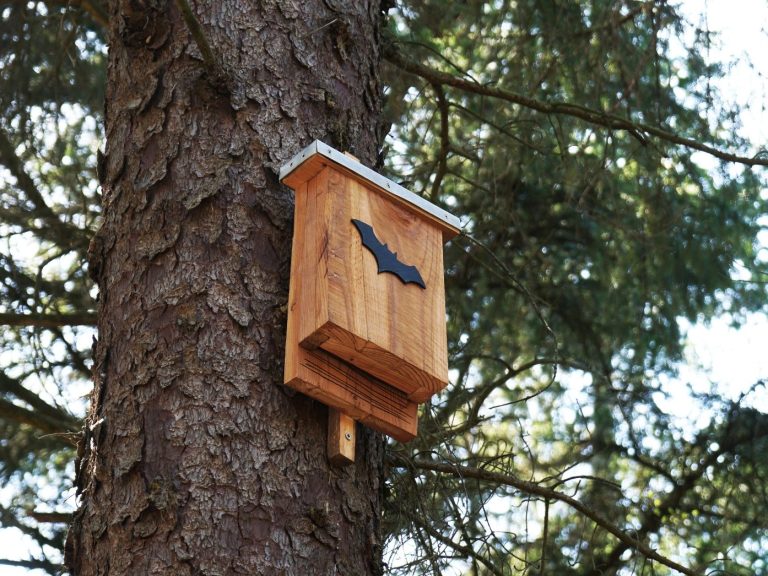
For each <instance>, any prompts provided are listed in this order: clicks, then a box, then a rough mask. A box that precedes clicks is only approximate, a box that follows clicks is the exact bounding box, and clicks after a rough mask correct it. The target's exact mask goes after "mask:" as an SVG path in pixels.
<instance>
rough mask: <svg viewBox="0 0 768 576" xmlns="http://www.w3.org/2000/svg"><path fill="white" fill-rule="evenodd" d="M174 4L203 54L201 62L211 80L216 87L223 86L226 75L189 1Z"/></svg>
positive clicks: (179, 0)
mask: <svg viewBox="0 0 768 576" xmlns="http://www.w3.org/2000/svg"><path fill="white" fill-rule="evenodd" d="M176 5H177V6H178V7H179V10H180V11H181V15H182V17H183V18H184V22H185V23H186V25H187V28H189V32H190V34H192V38H193V39H194V40H195V44H197V48H198V49H199V50H200V54H201V55H202V56H203V62H204V63H205V68H206V70H207V71H208V75H209V77H210V80H211V82H212V83H213V84H214V85H216V86H217V87H223V86H225V85H226V82H225V80H226V75H225V74H224V71H223V70H222V68H221V63H220V62H219V60H218V58H216V54H215V53H214V52H213V48H211V44H210V42H208V38H206V36H205V31H204V30H203V27H202V26H201V25H200V21H199V20H198V19H197V16H195V13H194V12H192V8H191V7H190V5H189V2H187V0H176Z"/></svg>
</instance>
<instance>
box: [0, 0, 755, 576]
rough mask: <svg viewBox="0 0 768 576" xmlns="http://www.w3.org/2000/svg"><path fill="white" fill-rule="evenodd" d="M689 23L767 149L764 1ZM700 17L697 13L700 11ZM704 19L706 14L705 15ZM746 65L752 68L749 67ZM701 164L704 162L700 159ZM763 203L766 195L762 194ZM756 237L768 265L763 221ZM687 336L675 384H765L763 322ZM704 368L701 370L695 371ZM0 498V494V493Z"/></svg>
mask: <svg viewBox="0 0 768 576" xmlns="http://www.w3.org/2000/svg"><path fill="white" fill-rule="evenodd" d="M682 5H683V9H684V10H685V11H686V12H688V14H689V15H690V19H691V21H692V22H694V23H699V24H700V25H701V26H706V27H708V28H709V29H710V30H711V31H716V32H718V36H717V38H716V40H715V42H714V43H713V44H712V46H710V48H709V49H710V51H711V55H712V58H713V59H724V60H726V61H728V60H732V61H734V64H733V66H732V67H731V68H730V70H729V74H728V78H727V81H726V82H723V83H722V84H721V85H719V88H720V90H721V93H722V95H723V97H724V98H726V99H729V100H732V101H734V102H736V103H738V104H740V105H741V106H742V109H743V112H742V116H741V120H742V127H741V129H740V132H741V134H742V135H744V136H746V137H748V138H749V139H750V140H751V141H752V142H755V143H756V144H759V145H766V146H768V110H766V106H768V97H767V95H768V62H766V59H765V55H766V54H768V31H767V30H766V29H764V26H768V2H766V0H686V1H685V2H683V3H682ZM704 10H705V12H702V11H704ZM704 14H705V15H704ZM750 60H751V63H750ZM701 161H702V162H703V163H706V162H707V161H708V160H707V159H706V158H702V159H701ZM763 199H764V200H768V190H767V191H765V193H764V195H763ZM765 226H766V230H767V231H766V232H763V235H762V237H761V241H762V244H763V245H764V246H765V262H766V263H768V216H767V217H766V218H765ZM683 328H684V330H685V331H686V332H687V343H688V363H687V365H686V366H684V367H683V368H682V369H681V371H680V376H679V380H680V381H685V382H686V383H689V384H691V386H693V387H694V389H706V388H707V387H708V386H709V385H710V382H728V384H729V390H730V391H731V392H732V394H733V396H734V397H737V396H738V395H739V394H740V393H741V392H742V391H743V390H744V389H745V388H747V387H748V386H750V385H752V384H754V382H755V381H757V380H759V379H761V378H762V379H768V353H766V349H768V347H767V346H766V343H768V317H766V316H765V315H762V314H753V315H750V316H749V317H748V319H747V321H746V323H745V324H744V325H743V326H742V327H741V328H740V329H738V330H736V329H733V328H731V327H730V322H729V319H728V318H727V317H726V318H720V319H715V320H714V321H712V322H711V323H710V324H709V325H703V324H696V325H690V324H683ZM698 366H702V367H704V368H706V371H704V370H701V369H698V368H697V367H698ZM766 384H767V385H768V381H767V382H766ZM671 388H672V389H675V390H677V391H678V392H677V394H673V395H672V396H671V397H670V400H669V401H670V402H671V403H673V404H674V403H676V402H680V401H681V400H683V401H684V397H682V396H681V394H682V393H683V392H682V391H683V390H684V388H683V387H682V386H671ZM752 405H753V406H755V407H756V408H759V409H761V410H763V411H767V412H768V389H764V390H762V391H761V392H760V393H759V394H757V395H755V398H754V401H753V402H752ZM0 498H2V489H0ZM24 556H25V545H24V541H23V540H20V539H19V538H18V537H17V533H16V532H14V531H7V530H6V531H0V557H4V558H22V557H24ZM0 573H2V576H38V575H41V574H42V572H41V571H28V570H24V569H16V568H10V567H1V568H0Z"/></svg>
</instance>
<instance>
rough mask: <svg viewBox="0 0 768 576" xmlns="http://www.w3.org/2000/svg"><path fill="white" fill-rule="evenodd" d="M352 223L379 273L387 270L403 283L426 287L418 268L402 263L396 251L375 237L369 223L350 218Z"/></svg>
mask: <svg viewBox="0 0 768 576" xmlns="http://www.w3.org/2000/svg"><path fill="white" fill-rule="evenodd" d="M352 224H354V225H355V228H357V231H358V232H360V238H361V240H362V241H363V246H365V247H366V248H368V250H370V251H371V253H372V254H373V257H374V258H376V266H377V268H378V272H379V274H381V273H382V272H389V273H390V274H394V275H395V276H397V277H398V278H400V281H401V282H402V283H403V284H408V283H412V284H418V285H419V286H421V287H422V288H424V289H426V287H427V286H426V284H424V279H423V278H422V277H421V274H419V269H418V268H416V266H408V265H407V264H403V263H402V262H400V260H398V259H397V252H392V250H390V249H389V247H388V246H387V245H386V244H383V243H382V242H381V240H379V239H378V238H376V233H375V232H374V231H373V228H372V227H371V225H370V224H366V223H365V222H362V221H360V220H355V219H354V218H352Z"/></svg>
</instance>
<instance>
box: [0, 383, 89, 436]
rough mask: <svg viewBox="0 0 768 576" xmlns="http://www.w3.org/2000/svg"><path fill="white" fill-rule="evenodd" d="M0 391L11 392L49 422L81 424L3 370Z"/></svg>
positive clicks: (75, 426)
mask: <svg viewBox="0 0 768 576" xmlns="http://www.w3.org/2000/svg"><path fill="white" fill-rule="evenodd" d="M0 391H3V392H7V393H9V394H13V395H14V396H16V398H18V399H19V400H21V401H22V402H26V403H27V404H29V405H30V406H31V407H32V408H33V409H34V411H35V412H36V413H38V414H40V415H41V416H43V417H44V418H46V419H47V420H48V421H50V422H62V423H64V424H66V425H68V426H70V427H71V428H75V429H77V428H79V427H80V426H81V424H80V421H79V420H78V419H76V418H75V417H73V416H72V415H71V414H69V413H67V412H64V411H63V410H61V409H59V408H57V407H55V406H51V405H50V404H48V403H47V402H46V401H44V400H43V399H42V398H40V396H38V395H37V394H35V393H34V392H32V391H30V390H28V389H26V388H25V387H24V386H22V385H21V384H20V383H19V382H18V381H17V380H15V379H13V378H10V377H9V376H7V375H6V374H5V372H0Z"/></svg>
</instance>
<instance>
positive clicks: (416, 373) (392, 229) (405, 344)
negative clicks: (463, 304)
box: [294, 165, 448, 403]
mask: <svg viewBox="0 0 768 576" xmlns="http://www.w3.org/2000/svg"><path fill="white" fill-rule="evenodd" d="M294 183H295V181H294ZM297 208H298V209H306V214H298V213H297V223H299V222H300V223H301V226H302V229H301V230H297V236H296V237H295V238H294V242H298V251H297V252H295V254H297V257H298V258H301V259H304V260H305V261H304V264H303V265H302V266H303V269H304V270H307V271H308V273H305V275H304V276H302V278H301V280H300V283H301V286H302V289H301V291H302V294H303V297H302V298H301V300H300V301H299V306H300V314H299V315H300V318H301V319H300V322H299V336H298V337H299V341H300V342H301V344H302V346H304V347H305V348H307V349H310V350H311V349H314V348H317V347H320V348H322V349H323V350H325V351H327V352H329V353H331V354H333V355H334V356H336V357H338V358H340V359H342V360H343V361H344V362H347V363H349V364H352V365H354V366H356V367H358V368H360V369H361V370H363V371H365V372H367V373H369V374H371V375H373V376H374V377H376V378H377V379H380V380H383V381H384V382H386V383H388V384H390V385H392V386H394V387H396V388H398V389H400V390H402V391H404V392H405V393H406V394H407V395H408V398H409V399H410V400H412V401H414V402H417V403H418V402H424V401H426V400H427V399H428V398H430V397H431V396H432V395H433V394H435V393H436V392H438V391H440V390H441V389H442V388H444V387H445V386H446V384H447V382H448V359H447V345H446V333H445V291H444V290H445V288H444V283H443V253H442V244H443V231H442V230H441V229H440V228H439V227H437V226H435V225H433V223H432V222H431V221H427V220H425V219H423V218H422V217H421V216H420V215H418V214H417V213H415V212H414V211H412V210H409V209H407V208H405V207H404V206H402V205H400V204H399V203H396V202H392V200H391V197H390V196H388V195H384V194H382V193H380V192H379V191H378V190H376V189H375V188H372V187H370V186H368V185H366V184H363V183H362V182H360V181H358V180H356V179H353V178H351V177H349V176H348V173H345V172H344V171H339V170H337V169H336V167H335V165H334V166H327V167H325V168H323V169H321V170H320V171H319V172H318V173H316V174H315V175H314V176H313V177H312V178H311V179H310V180H309V181H308V183H307V188H306V200H305V203H303V204H298V203H297ZM353 218H354V219H358V220H361V221H363V222H366V223H368V224H370V225H371V226H372V227H373V230H374V232H375V234H376V236H377V238H378V239H379V240H380V241H381V242H383V243H386V244H387V246H388V248H389V249H390V250H391V251H393V252H396V253H397V255H398V259H399V260H400V261H402V262H403V263H405V264H407V265H414V266H416V267H417V268H418V270H419V272H420V273H421V276H422V278H423V279H424V282H425V284H426V289H422V288H421V287H419V286H417V285H416V284H404V283H403V282H402V281H401V280H400V279H399V278H398V277H397V276H395V275H394V274H390V273H379V272H378V269H377V264H376V259H375V257H374V255H373V254H372V253H371V252H370V250H368V249H367V248H366V247H364V246H363V243H362V241H361V238H360V234H359V233H358V231H357V229H356V228H355V226H354V225H353V224H352V219H353ZM295 250H296V248H295Z"/></svg>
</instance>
